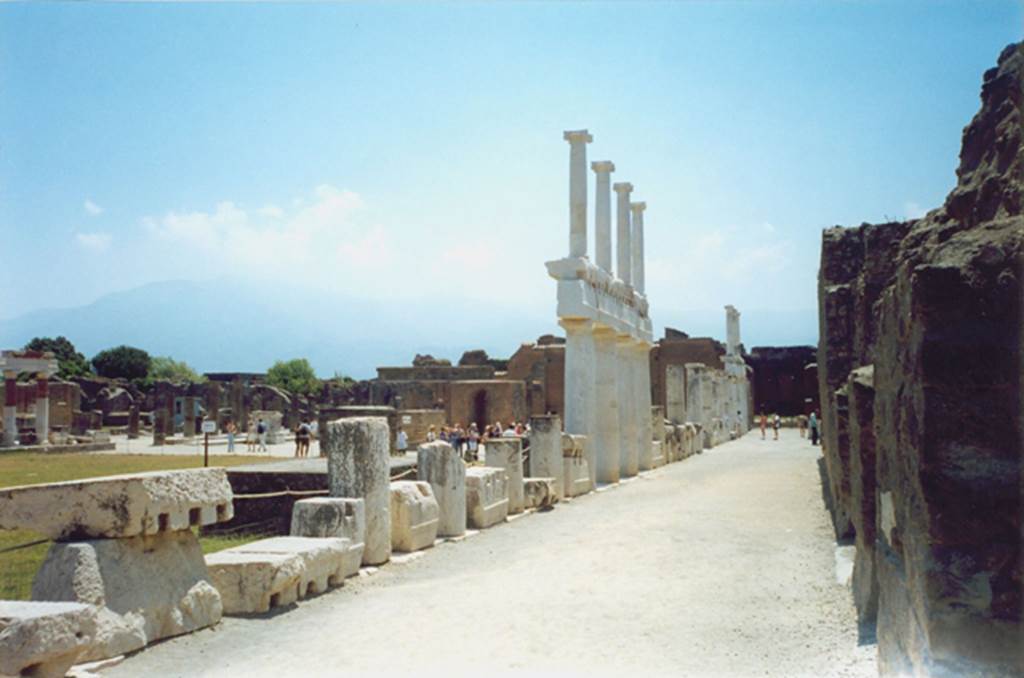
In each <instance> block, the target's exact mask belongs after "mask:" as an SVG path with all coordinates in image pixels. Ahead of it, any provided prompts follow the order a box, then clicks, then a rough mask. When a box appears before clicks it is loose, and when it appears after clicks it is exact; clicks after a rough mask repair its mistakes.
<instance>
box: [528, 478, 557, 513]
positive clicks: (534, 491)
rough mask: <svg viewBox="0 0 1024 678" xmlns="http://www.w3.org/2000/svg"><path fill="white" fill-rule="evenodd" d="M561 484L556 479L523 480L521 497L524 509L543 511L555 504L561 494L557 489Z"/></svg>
mask: <svg viewBox="0 0 1024 678" xmlns="http://www.w3.org/2000/svg"><path fill="white" fill-rule="evenodd" d="M561 484H562V483H561V481H560V480H558V479H557V478H525V479H524V480H523V495H524V497H525V502H526V508H533V509H544V508H549V507H552V506H554V505H555V504H557V503H558V498H559V495H560V494H561V492H560V491H559V489H558V487H559V485H561Z"/></svg>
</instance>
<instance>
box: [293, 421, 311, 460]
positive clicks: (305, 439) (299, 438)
mask: <svg viewBox="0 0 1024 678" xmlns="http://www.w3.org/2000/svg"><path fill="white" fill-rule="evenodd" d="M312 437H313V429H312V427H311V426H310V425H309V419H303V420H302V423H301V424H299V428H298V429H296V431H295V448H296V450H297V453H296V455H295V456H297V457H302V458H305V457H308V456H309V439H310V438H312Z"/></svg>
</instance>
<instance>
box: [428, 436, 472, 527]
mask: <svg viewBox="0 0 1024 678" xmlns="http://www.w3.org/2000/svg"><path fill="white" fill-rule="evenodd" d="M416 469H417V470H416V473H417V477H418V478H419V479H420V480H422V481H425V482H428V483H430V488H431V490H433V492H434V498H435V499H436V500H437V504H438V509H439V511H440V517H439V518H440V519H439V522H438V527H437V534H438V536H440V537H459V536H462V535H463V534H465V533H466V464H465V462H463V461H462V459H461V457H459V455H458V453H457V452H455V450H454V449H452V446H451V445H449V444H448V443H446V442H442V441H437V442H433V443H426V444H425V445H420V447H419V449H418V450H417V451H416Z"/></svg>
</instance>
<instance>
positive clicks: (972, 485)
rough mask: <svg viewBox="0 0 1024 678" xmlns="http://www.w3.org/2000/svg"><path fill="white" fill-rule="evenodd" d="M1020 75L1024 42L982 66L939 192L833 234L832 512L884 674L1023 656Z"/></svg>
mask: <svg viewBox="0 0 1024 678" xmlns="http://www.w3.org/2000/svg"><path fill="white" fill-rule="evenodd" d="M1022 76H1024V48H1022V47H1021V46H1020V45H1016V46H1012V47H1010V48H1007V50H1005V51H1004V52H1003V54H1002V55H1001V56H1000V59H999V67H998V68H996V69H992V70H990V71H988V72H987V73H986V74H985V78H984V84H983V86H982V95H981V98H982V107H981V110H980V112H979V113H978V114H977V115H976V116H975V118H974V120H973V121H972V122H971V124H970V125H968V127H967V128H966V129H965V130H964V134H963V146H962V150H961V153H960V166H959V168H958V170H957V177H958V183H957V186H956V188H954V189H953V191H952V192H951V193H950V195H949V196H948V197H947V199H946V202H945V204H944V206H943V207H942V208H940V209H937V210H933V211H932V212H930V213H929V214H928V215H927V216H926V217H924V218H922V219H919V220H916V221H911V222H906V223H900V224H893V223H890V224H879V225H863V226H861V227H859V228H855V229H838V228H836V229H829V230H827V231H825V233H824V235H823V240H822V265H821V272H820V277H819V283H820V284H819V304H820V308H821V317H820V322H821V334H820V344H819V352H818V377H819V388H820V398H821V405H822V410H823V417H822V419H823V425H824V446H825V450H824V452H825V461H826V467H827V473H828V482H829V486H830V489H831V491H832V494H833V504H834V506H833V507H832V509H833V522H834V524H835V527H836V532H837V534H839V535H840V536H851V535H853V534H854V532H856V543H857V547H858V554H857V561H856V563H855V573H854V579H853V581H854V587H855V598H856V600H857V604H858V612H859V614H860V616H861V620H862V621H863V622H865V623H870V622H871V621H873V620H872V616H873V615H874V609H873V605H872V599H873V596H874V592H875V591H877V637H878V645H879V668H880V670H881V672H882V673H883V674H884V675H889V674H912V675H994V676H1002V675H1007V676H1009V675H1020V671H1021V667H1022V666H1024V642H1022V640H1024V635H1022V620H1021V617H1022V604H1024V603H1022V598H1024V595H1022V581H1024V562H1022V560H1024V556H1022V549H1021V546H1022V538H1021V522H1022V493H1024V484H1022V473H1021V469H1022V441H1021V429H1022V426H1024V422H1022V418H1021V417H1022V412H1021V393H1020V388H1021V368H1022V350H1024V349H1022V332H1021V324H1022V308H1021V307H1022V287H1021V276H1022V275H1024V269H1022V265H1024V218H1022V216H1021V197H1022V192H1024V189H1022V182H1021V176H1022V170H1024V168H1022V160H1021V152H1022V151H1021V148H1022V146H1021V131H1020V124H1021V121H1020V117H1021V79H1022ZM867 366H873V369H859V370H857V372H856V373H855V374H853V375H852V376H851V374H850V373H851V370H853V369H854V368H858V367H867ZM872 400H873V402H872ZM846 405H848V407H846ZM872 466H874V471H873V472H872ZM872 549H873V550H874V552H872Z"/></svg>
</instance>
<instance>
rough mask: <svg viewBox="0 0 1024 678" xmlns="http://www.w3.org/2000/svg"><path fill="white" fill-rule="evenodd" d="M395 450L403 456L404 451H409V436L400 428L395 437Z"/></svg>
mask: <svg viewBox="0 0 1024 678" xmlns="http://www.w3.org/2000/svg"><path fill="white" fill-rule="evenodd" d="M395 449H396V450H398V453H399V454H401V455H403V456H404V455H405V452H406V450H408V449H409V434H408V433H406V432H405V429H403V428H401V427H400V428H399V429H398V433H397V434H396V435H395Z"/></svg>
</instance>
